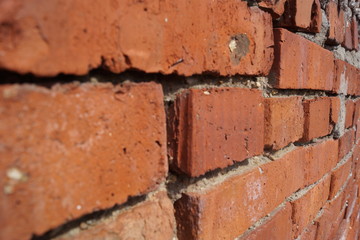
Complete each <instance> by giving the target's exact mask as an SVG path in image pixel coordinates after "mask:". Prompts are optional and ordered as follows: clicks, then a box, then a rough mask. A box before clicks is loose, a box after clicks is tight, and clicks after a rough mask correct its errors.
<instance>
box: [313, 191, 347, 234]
mask: <svg viewBox="0 0 360 240" xmlns="http://www.w3.org/2000/svg"><path fill="white" fill-rule="evenodd" d="M343 195H345V194H344V192H342V193H341V194H340V195H339V196H338V197H337V198H335V199H333V200H332V201H331V202H328V203H326V204H325V206H324V207H323V214H322V215H321V216H320V217H319V218H318V219H316V224H317V226H318V228H317V234H316V240H322V239H333V238H334V235H335V234H336V232H337V229H338V227H339V225H340V222H341V221H342V219H343V218H344V210H345V208H344V207H345V206H344V204H343V202H342V196H343Z"/></svg>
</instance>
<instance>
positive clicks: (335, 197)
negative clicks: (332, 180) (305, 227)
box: [311, 175, 351, 224]
mask: <svg viewBox="0 0 360 240" xmlns="http://www.w3.org/2000/svg"><path fill="white" fill-rule="evenodd" d="M350 179H351V176H350V175H349V176H348V178H347V179H346V181H345V183H344V184H343V186H341V188H340V189H339V191H337V193H336V194H335V196H334V197H333V198H332V199H328V200H327V201H326V203H325V204H324V206H325V205H326V204H329V203H332V202H334V201H335V200H336V199H337V198H339V197H340V195H341V193H343V192H344V190H345V188H346V186H347V185H348V183H349V181H350ZM345 208H346V204H344V206H341V211H340V213H341V212H343V211H344V210H345ZM323 214H324V209H323V207H322V208H321V209H320V210H319V212H318V213H317V214H316V216H315V218H314V219H313V220H312V221H311V222H312V223H313V224H314V223H315V222H316V221H318V219H319V218H320V217H322V215H323Z"/></svg>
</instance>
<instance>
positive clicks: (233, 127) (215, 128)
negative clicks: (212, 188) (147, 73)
mask: <svg viewBox="0 0 360 240" xmlns="http://www.w3.org/2000/svg"><path fill="white" fill-rule="evenodd" d="M263 105H264V104H263V98H262V96H261V92H260V91H258V90H250V89H241V88H213V89H188V90H186V91H183V92H182V93H181V94H179V95H178V96H177V98H176V100H175V104H174V110H175V113H174V118H173V119H171V120H170V124H169V125H170V126H172V132H173V133H171V134H169V141H170V142H172V146H171V147H170V149H171V150H170V151H172V150H173V152H172V153H171V152H170V156H171V157H173V158H174V161H173V163H174V165H175V166H176V168H178V169H179V170H180V171H182V172H184V173H186V174H188V175H190V176H199V175H202V174H204V173H206V172H207V171H210V170H214V169H216V168H224V167H226V166H229V165H231V164H233V163H234V162H240V161H243V160H245V159H246V158H249V157H251V156H255V155H259V154H261V153H262V152H263V148H264V106H263Z"/></svg>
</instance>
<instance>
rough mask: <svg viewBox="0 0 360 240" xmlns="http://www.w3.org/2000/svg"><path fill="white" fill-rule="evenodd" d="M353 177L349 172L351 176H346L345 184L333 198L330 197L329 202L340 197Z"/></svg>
mask: <svg viewBox="0 0 360 240" xmlns="http://www.w3.org/2000/svg"><path fill="white" fill-rule="evenodd" d="M352 177H353V175H352V173H350V174H349V176H348V177H347V178H346V180H345V182H344V184H343V185H342V186H341V188H340V189H339V190H338V191H337V192H336V194H335V196H334V197H333V198H332V199H328V200H327V202H333V201H334V200H335V199H336V198H338V197H339V196H340V195H341V193H343V192H344V191H345V188H346V187H347V185H348V184H349V182H350V179H351V178H352Z"/></svg>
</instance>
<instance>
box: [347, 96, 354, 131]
mask: <svg viewBox="0 0 360 240" xmlns="http://www.w3.org/2000/svg"><path fill="white" fill-rule="evenodd" d="M345 108H346V117H345V128H349V127H352V126H353V117H354V110H355V104H354V101H352V100H347V101H346V103H345Z"/></svg>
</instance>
